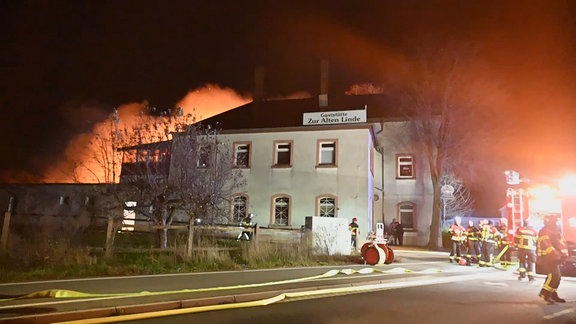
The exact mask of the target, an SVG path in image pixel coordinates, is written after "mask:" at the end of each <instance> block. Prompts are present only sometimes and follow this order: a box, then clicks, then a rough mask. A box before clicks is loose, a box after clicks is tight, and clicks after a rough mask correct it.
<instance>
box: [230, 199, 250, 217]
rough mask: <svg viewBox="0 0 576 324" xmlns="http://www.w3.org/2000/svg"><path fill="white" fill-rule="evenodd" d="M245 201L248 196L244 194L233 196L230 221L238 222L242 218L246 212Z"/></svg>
mask: <svg viewBox="0 0 576 324" xmlns="http://www.w3.org/2000/svg"><path fill="white" fill-rule="evenodd" d="M247 201H248V198H246V196H236V197H234V201H233V202H232V221H233V222H240V221H242V219H244V218H245V217H246V216H247V215H248V214H247V212H248V209H247V207H246V206H247Z"/></svg>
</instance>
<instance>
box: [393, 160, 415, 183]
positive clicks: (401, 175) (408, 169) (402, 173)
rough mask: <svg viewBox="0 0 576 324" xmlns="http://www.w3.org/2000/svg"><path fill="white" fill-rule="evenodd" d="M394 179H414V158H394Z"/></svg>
mask: <svg viewBox="0 0 576 324" xmlns="http://www.w3.org/2000/svg"><path fill="white" fill-rule="evenodd" d="M396 178H398V179H414V157H413V156H412V155H407V154H403V155H397V156H396Z"/></svg>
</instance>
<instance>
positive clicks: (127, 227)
mask: <svg viewBox="0 0 576 324" xmlns="http://www.w3.org/2000/svg"><path fill="white" fill-rule="evenodd" d="M126 206H127V207H136V202H135V201H127V202H126ZM135 223H136V213H135V212H134V210H127V209H124V218H123V219H122V227H121V230H123V231H134V225H135Z"/></svg>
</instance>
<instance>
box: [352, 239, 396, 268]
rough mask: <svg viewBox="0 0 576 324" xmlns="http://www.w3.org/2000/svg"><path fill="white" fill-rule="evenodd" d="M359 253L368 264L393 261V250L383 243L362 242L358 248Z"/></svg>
mask: <svg viewBox="0 0 576 324" xmlns="http://www.w3.org/2000/svg"><path fill="white" fill-rule="evenodd" d="M360 255H361V256H362V259H364V261H365V262H366V263H368V264H369V265H375V264H390V263H392V262H394V251H392V249H391V248H390V247H389V246H387V245H386V244H383V243H378V244H374V243H372V242H366V243H364V245H362V248H361V249H360Z"/></svg>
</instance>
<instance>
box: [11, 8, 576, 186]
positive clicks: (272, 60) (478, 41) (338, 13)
mask: <svg viewBox="0 0 576 324" xmlns="http://www.w3.org/2000/svg"><path fill="white" fill-rule="evenodd" d="M0 35H1V38H0V109H1V111H2V114H3V118H2V119H1V120H2V125H1V127H0V152H1V157H0V174H1V176H2V178H4V179H7V178H10V177H11V176H16V175H18V174H21V173H22V172H32V173H37V174H42V172H43V170H44V169H45V168H46V167H47V166H49V165H51V164H54V163H55V162H56V161H57V160H58V158H59V156H60V155H61V154H62V152H63V151H64V150H65V149H66V147H67V145H68V142H69V141H70V139H71V138H73V137H74V136H76V135H78V134H81V133H83V132H89V131H90V130H91V128H92V127H93V126H94V124H96V123H98V122H101V121H102V120H104V119H105V118H106V117H107V116H108V115H109V114H110V112H111V111H112V109H113V108H114V107H118V106H120V105H123V104H127V103H131V102H141V101H143V100H147V101H148V102H149V103H150V104H151V105H153V106H157V107H162V108H170V107H173V106H174V105H176V103H177V102H178V101H180V100H181V99H182V98H184V97H185V96H186V95H187V93H189V92H190V91H193V90H195V89H199V88H202V87H204V86H206V85H207V84H213V85H218V86H220V87H225V88H230V89H233V90H234V91H236V92H237V94H238V96H246V97H250V96H251V94H252V92H253V89H254V68H255V67H256V66H257V65H259V66H263V67H264V68H265V71H266V72H265V73H266V76H265V84H264V91H265V93H266V95H268V96H271V97H283V96H290V95H292V94H294V93H298V92H306V93H309V94H312V95H315V94H317V93H318V90H319V70H320V60H321V59H328V60H329V62H330V81H329V82H330V84H329V88H330V91H333V92H340V93H341V92H344V91H345V90H346V89H348V88H349V87H350V86H351V85H353V84H358V83H367V82H370V83H374V84H392V83H394V82H401V81H400V80H401V79H403V78H405V77H406V76H405V75H403V71H405V70H404V67H405V66H406V64H408V63H410V61H411V59H412V58H411V50H412V49H413V48H414V46H415V45H416V44H417V42H418V40H420V39H427V40H432V42H433V43H434V41H435V40H436V39H437V40H438V44H442V42H444V41H446V39H452V40H456V41H460V42H467V43H471V44H473V45H474V46H475V47H476V48H478V49H479V52H478V60H477V62H478V64H477V66H474V67H472V68H471V70H470V74H474V73H482V74H483V75H484V76H488V79H489V80H494V83H495V84H498V88H500V89H502V90H504V92H505V94H506V95H505V98H503V99H502V101H501V102H500V103H499V104H498V105H500V107H497V108H496V110H497V111H499V114H498V115H499V116H498V117H499V118H503V119H506V120H507V121H508V122H509V123H510V128H511V129H514V132H513V135H512V136H511V138H509V139H506V140H505V141H504V144H499V145H498V147H495V150H494V153H493V156H491V157H488V158H490V159H499V160H502V165H503V166H504V165H509V167H510V168H515V169H519V170H520V171H521V172H526V173H528V174H526V176H529V175H530V176H533V177H535V176H536V174H537V175H538V176H542V177H546V176H550V177H552V176H556V175H558V174H559V173H561V172H564V171H569V170H571V169H572V168H576V158H575V156H576V152H575V151H576V150H574V148H575V147H576V146H575V144H576V143H575V142H576V131H575V127H574V125H576V112H575V109H576V104H575V101H576V100H575V99H576V98H575V95H576V92H575V91H574V90H575V79H574V78H575V77H574V76H575V75H576V73H575V72H576V46H575V40H576V1H568V0H566V1H561V0H542V1H533V0H505V1H492V0H485V1H482V0H476V1H451V0H444V1H439V0H426V1H421V0H395V1H391V0H380V1H369V2H366V3H355V2H351V1H176V0H169V1H150V0H139V1H124V0H113V1H105V0H99V1H72V0H70V1H63V0H62V1H56V0H54V1H40V0H38V1H27V0H18V1H16V0H12V1H7V0H0ZM575 171H576V170H575Z"/></svg>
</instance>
